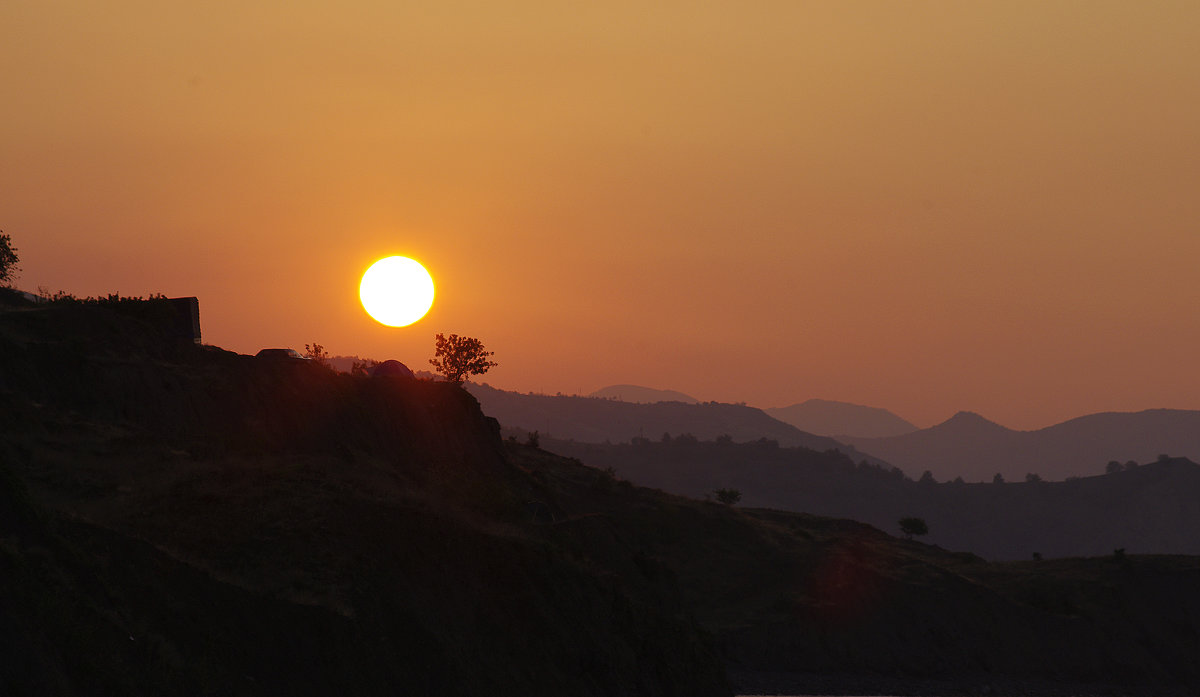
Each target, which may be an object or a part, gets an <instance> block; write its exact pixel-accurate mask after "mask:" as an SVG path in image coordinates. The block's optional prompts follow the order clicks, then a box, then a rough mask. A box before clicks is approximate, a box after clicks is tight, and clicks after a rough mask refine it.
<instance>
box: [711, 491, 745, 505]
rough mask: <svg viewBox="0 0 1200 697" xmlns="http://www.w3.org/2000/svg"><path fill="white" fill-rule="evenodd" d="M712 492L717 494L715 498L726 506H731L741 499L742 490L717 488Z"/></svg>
mask: <svg viewBox="0 0 1200 697" xmlns="http://www.w3.org/2000/svg"><path fill="white" fill-rule="evenodd" d="M713 493H714V494H716V495H717V500H718V501H720V502H721V503H723V504H725V505H726V506H732V505H733V504H735V503H737V502H738V501H741V500H742V492H740V491H738V490H737V489H717V490H716V491H714V492H713Z"/></svg>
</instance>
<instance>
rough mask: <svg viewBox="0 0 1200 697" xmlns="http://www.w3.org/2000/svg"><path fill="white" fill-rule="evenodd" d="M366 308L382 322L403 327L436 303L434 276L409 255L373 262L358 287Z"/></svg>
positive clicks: (418, 317)
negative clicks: (434, 299)
mask: <svg viewBox="0 0 1200 697" xmlns="http://www.w3.org/2000/svg"><path fill="white" fill-rule="evenodd" d="M358 297H359V299H360V300H361V301H362V306H363V309H364V310H366V311H367V314H368V315H370V316H371V317H372V318H374V319H375V321H376V322H379V323H380V324H386V325H387V326H389V327H404V326H407V325H409V324H412V323H413V322H416V321H417V320H419V319H421V318H422V317H424V316H425V313H427V312H429V308H430V307H432V306H433V277H432V276H430V275H429V272H428V271H426V270H425V267H424V266H421V264H420V263H419V262H417V261H415V260H413V259H409V258H408V257H400V256H394V257H385V258H383V259H380V260H379V261H377V262H375V263H374V264H371V266H370V268H368V269H367V270H366V272H365V273H364V274H363V276H362V283H360V284H359V286H358Z"/></svg>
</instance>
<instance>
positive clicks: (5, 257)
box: [0, 230, 20, 288]
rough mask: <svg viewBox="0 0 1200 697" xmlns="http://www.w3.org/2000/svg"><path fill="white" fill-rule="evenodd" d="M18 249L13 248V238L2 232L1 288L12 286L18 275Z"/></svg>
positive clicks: (0, 248)
mask: <svg viewBox="0 0 1200 697" xmlns="http://www.w3.org/2000/svg"><path fill="white" fill-rule="evenodd" d="M18 261H20V258H18V257H17V248H16V247H14V246H12V237H9V236H8V235H6V234H4V232H3V231H2V230H0V288H7V287H8V286H9V285H11V284H12V282H13V280H14V279H15V278H16V274H17V270H18V269H17V262H18Z"/></svg>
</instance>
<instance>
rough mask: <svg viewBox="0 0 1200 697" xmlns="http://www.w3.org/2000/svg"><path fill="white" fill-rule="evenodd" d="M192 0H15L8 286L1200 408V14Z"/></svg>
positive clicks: (801, 386)
mask: <svg viewBox="0 0 1200 697" xmlns="http://www.w3.org/2000/svg"><path fill="white" fill-rule="evenodd" d="M177 5H179V4H178V3H162V2H158V1H154V2H151V1H150V0H145V1H131V0H108V1H106V2H104V3H97V2H92V1H90V0H89V1H86V2H85V1H81V0H80V1H77V0H5V2H3V3H0V95H2V96H3V109H0V162H2V164H3V166H2V167H0V229H3V230H4V232H6V233H8V234H10V235H11V236H12V238H13V241H14V243H15V245H16V246H17V247H18V249H19V252H20V255H21V260H22V264H21V266H22V269H23V271H22V274H21V276H20V278H19V280H18V286H20V287H22V288H25V289H28V290H34V289H36V288H37V287H39V286H42V287H46V288H48V289H50V290H66V291H68V292H71V293H74V294H77V295H97V294H103V293H110V292H120V293H122V294H128V295H145V294H150V293H157V292H162V293H165V294H167V295H171V296H176V295H196V296H198V297H199V298H200V306H201V315H202V326H203V331H204V337H205V340H206V342H208V343H213V344H217V345H219V346H223V347H225V348H228V349H231V350H236V351H241V352H248V353H252V352H254V351H256V350H257V349H259V348H262V347H265V346H292V347H296V348H302V347H303V345H304V344H305V343H309V342H312V341H317V342H320V343H322V344H324V345H325V346H326V347H327V349H328V350H329V351H330V352H331V353H333V354H348V355H350V354H355V355H360V356H364V357H374V358H379V359H383V358H398V359H400V360H402V361H404V362H406V363H408V364H409V365H410V366H413V367H414V368H422V367H427V360H428V359H429V358H430V357H431V355H432V352H433V335H434V333H436V332H445V333H451V332H454V333H458V334H467V335H470V336H476V337H479V338H480V339H482V340H483V341H484V343H485V344H486V345H487V346H488V348H489V349H492V350H494V351H495V352H496V355H495V358H496V359H497V360H498V361H499V363H500V367H498V368H496V369H494V370H493V371H492V372H491V373H489V374H488V375H487V376H486V377H485V380H486V381H488V382H490V383H491V384H493V385H495V386H497V387H502V388H506V389H517V390H521V391H530V390H533V391H541V392H548V393H554V392H559V391H561V392H564V393H577V392H584V393H586V392H590V391H592V390H595V389H597V388H599V387H602V386H604V385H608V384H611V383H635V384H643V385H647V386H651V387H659V388H671V389H677V390H681V391H684V392H687V393H689V394H691V395H693V396H695V397H698V398H700V399H704V400H718V401H731V402H732V401H746V402H748V403H750V404H752V405H756V406H762V407H769V406H782V405H786V404H790V403H793V402H797V401H802V400H805V399H808V398H812V397H820V398H826V399H838V400H845V401H851V402H857V403H862V404H870V405H875V406H883V407H887V408H889V409H892V410H893V411H895V412H897V413H898V414H900V415H901V416H904V417H905V418H908V419H910V420H912V421H914V422H916V423H917V424H919V425H922V426H925V425H930V424H932V423H935V422H939V421H942V420H944V419H946V418H948V417H950V416H951V415H952V414H953V413H955V412H956V411H958V410H960V409H969V410H974V411H977V412H980V413H982V414H984V415H985V416H988V417H989V418H992V419H994V420H996V421H999V422H1000V423H1003V424H1005V425H1008V426H1011V427H1015V428H1035V427H1041V426H1045V425H1049V424H1051V423H1055V422H1058V421H1062V420H1064V419H1067V418H1071V417H1074V416H1079V415H1082V414H1085V413H1090V412H1096V411H1109V410H1113V411H1128V410H1138V409H1144V408H1151V407H1176V408H1190V409H1200V368H1198V366H1200V360H1198V359H1197V355H1196V347H1197V346H1198V345H1200V312H1198V309H1200V282H1198V279H1197V269H1198V264H1197V262H1198V261H1200V128H1198V124H1200V3H1196V2H1194V1H1192V0H1187V1H1184V2H1100V1H1091V2H1053V1H1046V0H1037V1H1030V2H1016V1H1005V2H994V3H990V2H980V1H974V0H973V1H972V2H958V1H955V2H852V1H843V0H839V1H836V2H800V1H799V0H786V1H778V2H773V1H767V0H762V1H749V2H747V1H746V0H740V1H737V2H734V1H730V2H710V3H696V2H686V3H684V2H678V3H643V2H619V1H614V0H609V1H608V2H604V3H586V4H583V3H561V2H533V1H530V0H510V1H509V2H503V3H497V2H453V1H449V2H447V1H439V2H429V3H397V2H394V1H393V0H387V1H384V0H379V1H365V0H344V1H343V2H338V3H333V2H303V1H300V2H297V1H296V0H292V1H290V2H286V3H285V2H249V3H248V2H245V1H244V0H238V1H237V2H227V1H225V0H209V1H207V2H204V3H186V5H189V7H178V6H177ZM647 5H652V6H647ZM389 254H405V255H408V256H412V257H415V258H417V259H419V260H421V261H422V262H424V263H425V264H426V266H427V267H428V268H429V270H430V271H431V273H432V274H433V276H434V278H435V280H436V282H437V284H438V297H437V300H436V301H435V303H434V308H433V311H432V312H431V313H430V314H429V315H428V316H427V317H426V318H425V319H424V320H422V321H421V322H419V323H417V324H416V325H413V326H411V327H409V328H405V329H391V328H387V327H383V326H382V325H379V324H376V323H375V322H374V321H373V320H371V319H370V318H369V317H368V316H367V315H366V314H365V313H364V312H363V311H362V308H361V306H360V305H359V304H358V299H357V285H358V280H359V277H360V275H361V273H362V272H363V271H364V270H365V269H366V267H367V266H368V265H369V264H370V263H371V262H372V261H374V260H375V259H376V258H379V257H381V256H386V255H389Z"/></svg>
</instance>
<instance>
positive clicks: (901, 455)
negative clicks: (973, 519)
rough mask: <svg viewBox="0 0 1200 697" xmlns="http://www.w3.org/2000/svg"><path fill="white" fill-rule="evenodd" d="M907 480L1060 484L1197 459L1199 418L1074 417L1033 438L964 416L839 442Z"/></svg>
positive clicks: (1195, 414)
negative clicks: (1121, 466)
mask: <svg viewBox="0 0 1200 697" xmlns="http://www.w3.org/2000/svg"><path fill="white" fill-rule="evenodd" d="M845 440H846V441H848V442H849V443H850V444H852V445H854V446H855V447H857V448H858V449H860V450H862V451H864V452H868V453H871V454H872V455H874V456H876V457H879V458H882V459H884V460H886V461H887V462H890V463H891V464H893V465H896V466H897V467H899V468H901V469H903V470H904V471H905V472H906V473H908V474H910V475H912V476H914V477H915V476H919V475H920V474H921V472H923V471H924V470H929V471H931V472H932V473H933V474H934V476H935V477H936V478H938V479H953V478H954V477H960V476H961V477H963V478H964V479H966V480H968V481H991V479H992V477H993V475H995V474H996V473H1000V474H1002V475H1003V476H1004V478H1005V479H1010V480H1012V479H1021V478H1023V477H1024V476H1025V475H1026V474H1028V473H1030V472H1034V473H1037V474H1039V475H1041V477H1042V478H1043V479H1060V480H1061V479H1066V478H1067V477H1071V476H1076V477H1079V476H1088V475H1092V474H1099V473H1101V472H1104V469H1105V465H1106V464H1107V463H1108V462H1110V461H1112V460H1116V461H1119V462H1126V461H1130V460H1132V461H1134V462H1148V461H1151V460H1154V459H1156V458H1157V456H1158V455H1160V454H1162V453H1168V454H1171V455H1175V456H1178V457H1189V458H1192V459H1196V460H1200V411H1184V410H1178V409H1151V410H1147V411H1141V412H1134V413H1115V412H1113V413H1104V414H1091V415H1089V416H1081V417H1079V418H1077V419H1072V420H1070V421H1066V422H1063V423H1061V424H1057V425H1054V426H1049V427H1047V428H1043V429H1040V430H1037V431H1013V430H1010V429H1007V428H1005V427H1003V426H1000V425H999V424H995V423H992V422H991V421H988V420H987V419H984V418H983V417H981V416H979V415H977V414H970V413H968V412H961V413H959V414H957V415H955V416H954V417H953V418H951V419H950V420H948V421H946V422H944V423H941V424H938V425H937V426H933V427H932V428H927V429H924V430H921V431H916V432H914V433H909V434H907V435H902V436H895V437H891V438H853V437H849V438H846V439H845Z"/></svg>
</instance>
